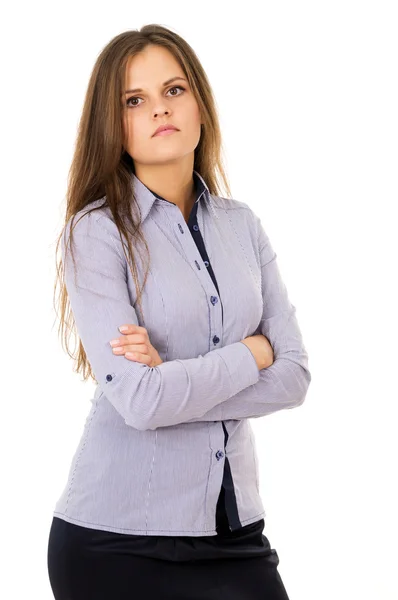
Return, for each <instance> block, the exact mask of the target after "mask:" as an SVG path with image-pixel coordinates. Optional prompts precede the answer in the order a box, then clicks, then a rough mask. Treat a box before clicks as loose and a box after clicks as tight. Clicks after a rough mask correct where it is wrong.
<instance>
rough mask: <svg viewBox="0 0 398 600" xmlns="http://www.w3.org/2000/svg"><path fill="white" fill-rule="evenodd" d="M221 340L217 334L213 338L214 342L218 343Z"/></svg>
mask: <svg viewBox="0 0 398 600" xmlns="http://www.w3.org/2000/svg"><path fill="white" fill-rule="evenodd" d="M219 341H220V338H219V337H217V336H216V335H215V336H214V338H213V342H214V343H215V344H218V342H219Z"/></svg>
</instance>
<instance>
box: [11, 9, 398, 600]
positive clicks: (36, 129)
mask: <svg viewBox="0 0 398 600" xmlns="http://www.w3.org/2000/svg"><path fill="white" fill-rule="evenodd" d="M145 5H146V6H145ZM396 8H397V7H396V3H394V2H383V1H381V0H378V2H376V1H373V2H366V1H362V2H354V1H348V0H344V1H341V0H334V1H333V2H320V1H318V2H314V1H313V2H310V1H302V2H297V1H279V2H272V3H271V2H263V3H259V2H253V1H247V0H246V1H245V2H244V3H236V4H233V3H232V4H231V3H230V2H226V1H223V2H214V1H213V2H207V1H202V2H200V3H193V2H192V3H189V2H184V3H182V2H175V1H174V2H173V0H169V1H168V2H166V3H165V2H156V1H152V2H149V3H144V2H140V3H133V2H118V1H117V0H115V1H113V2H111V3H109V2H106V3H100V2H98V1H97V2H78V3H75V4H74V3H72V4H70V3H68V4H66V3H63V4H61V3H57V2H51V3H50V2H48V3H44V2H33V3H28V2H22V3H21V2H19V3H17V4H15V5H13V7H12V8H10V6H8V7H4V6H3V8H2V9H1V13H2V14H1V15H0V17H1V18H0V22H1V31H0V33H1V36H0V39H1V53H0V54H1V111H0V118H1V122H0V125H1V136H0V140H1V141H0V144H1V165H2V173H1V199H2V203H1V207H2V221H1V236H0V237H1V250H2V251H1V261H2V262H1V284H2V285H1V288H2V294H1V298H2V310H1V315H2V328H1V331H2V344H3V345H2V356H3V359H2V373H1V383H2V386H1V388H2V394H1V396H2V403H1V409H2V415H1V429H2V435H1V461H2V464H1V484H2V486H1V488H2V491H1V494H0V498H1V521H2V528H1V541H2V556H3V558H2V566H1V571H2V575H1V579H0V586H1V588H2V589H1V590H0V596H1V598H4V600H14V599H18V600H21V599H25V598H29V599H31V598H32V599H36V598H37V599H40V600H51V599H52V598H53V596H52V592H51V589H50V585H49V581H48V575H47V563H46V560H47V554H46V553H47V542H48V534H49V528H50V524H51V519H52V510H53V508H54V505H55V502H56V500H57V498H58V496H59V495H60V494H61V491H62V489H63V486H64V484H65V481H66V477H67V472H68V469H69V463H70V460H71V457H72V454H73V452H74V450H75V447H76V445H77V443H78V440H79V438H80V435H81V433H82V428H83V424H84V420H85V416H86V414H87V413H88V411H89V408H90V406H91V404H90V402H89V399H90V398H91V397H92V394H93V390H94V384H93V383H91V382H88V383H86V384H84V383H82V381H81V380H80V375H76V374H75V373H73V372H72V361H71V359H69V357H68V356H67V354H66V353H65V352H64V351H63V350H62V349H61V342H60V339H59V338H58V335H57V327H58V321H56V316H55V311H54V307H53V286H54V282H55V239H56V237H57V236H58V234H59V232H60V228H61V227H62V224H63V215H64V210H65V202H64V197H65V193H66V180H67V171H68V168H69V165H70V161H71V158H72V152H73V144H74V141H75V135H76V127H77V123H78V119H79V118H80V111H81V107H82V102H83V98H84V94H85V91H86V86H87V82H88V79H89V76H90V73H91V69H92V67H93V65H94V62H95V60H96V57H97V55H98V53H99V52H100V50H101V49H102V48H103V46H105V45H106V44H107V43H108V41H109V40H110V39H111V38H112V37H113V36H115V35H117V34H118V33H121V32H122V31H124V30H127V29H138V28H140V27H141V26H142V25H144V24H148V23H159V24H162V25H165V26H167V27H171V28H173V29H174V30H175V31H176V32H177V33H179V34H180V35H182V36H183V37H184V38H185V39H186V40H187V41H188V43H189V44H190V45H191V46H192V47H193V48H194V50H195V51H196V53H197V54H198V56H199V59H200V60H201V61H202V64H203V66H204V68H205V70H206V72H207V74H208V76H209V79H210V82H211V85H212V87H213V90H214V94H215V97H216V101H217V105H218V109H219V113H220V119H221V126H222V132H223V140H224V146H225V149H226V151H227V172H228V175H229V178H230V182H231V187H232V193H233V197H234V198H236V199H237V200H241V201H244V202H247V203H248V204H249V205H250V206H251V207H252V208H253V210H254V211H255V212H256V213H257V214H258V215H259V216H260V217H261V219H262V223H263V225H264V228H265V230H266V231H267V233H268V235H269V237H270V239H271V242H272V244H273V246H274V249H275V251H276V252H277V255H278V261H279V266H280V269H281V272H282V275H283V278H284V281H285V283H286V285H287V288H288V291H289V295H290V299H291V301H292V302H293V304H294V305H295V306H296V309H297V318H298V321H299V324H300V327H301V330H302V333H303V338H304V341H305V345H306V347H307V350H308V353H309V365H310V369H311V373H312V382H311V385H310V388H309V391H308V394H307V398H306V401H305V403H304V404H303V405H302V406H301V407H299V408H297V409H294V410H290V411H282V412H280V413H276V414H274V415H270V416H268V417H263V418H260V419H253V420H252V421H251V422H252V426H253V428H254V430H255V435H256V440H257V447H258V454H259V459H260V485H261V495H262V498H263V502H264V506H265V509H266V512H267V514H266V518H265V529H264V534H265V535H267V537H268V538H269V540H270V542H271V545H272V547H274V548H276V549H277V551H278V555H279V558H280V564H279V572H280V574H281V577H282V579H283V581H284V584H285V586H286V589H287V592H288V594H289V597H290V600H336V598H339V600H342V599H350V600H351V599H352V598H361V599H362V600H366V599H372V600H373V599H375V598H377V600H393V599H395V600H396V598H397V597H398V584H397V582H396V562H397V559H398V555H397V551H396V540H397V533H398V528H397V517H396V510H397V505H398V498H397V494H396V491H395V485H396V482H397V455H398V453H397V444H396V439H397V434H396V430H397V411H396V404H397V400H398V394H397V384H396V379H395V378H396V375H397V368H396V363H397V358H398V356H397V334H398V327H397V318H396V313H397V301H398V298H397V277H396V274H397V265H396V263H397V258H398V253H397V243H396V240H397V232H396V228H397V224H396V219H395V218H394V216H395V215H394V213H395V209H396V206H397V154H398V151H397V134H398V131H397V129H398V128H397V114H398V109H397V107H398V93H397V91H398V89H397V88H398V86H397V56H398V43H397V26H398V22H397V17H396V14H394V9H395V10H396ZM264 597H265V596H264Z"/></svg>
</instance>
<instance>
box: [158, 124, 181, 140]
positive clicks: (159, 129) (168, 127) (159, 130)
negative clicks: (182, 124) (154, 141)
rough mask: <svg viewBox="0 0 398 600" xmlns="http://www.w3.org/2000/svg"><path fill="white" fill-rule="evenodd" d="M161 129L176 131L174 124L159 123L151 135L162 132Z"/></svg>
mask: <svg viewBox="0 0 398 600" xmlns="http://www.w3.org/2000/svg"><path fill="white" fill-rule="evenodd" d="M163 131H178V129H177V127H175V126H174V125H161V126H160V127H158V128H157V130H156V131H155V133H154V134H153V136H155V135H157V134H158V133H162V132H163ZM153 136H152V137H153Z"/></svg>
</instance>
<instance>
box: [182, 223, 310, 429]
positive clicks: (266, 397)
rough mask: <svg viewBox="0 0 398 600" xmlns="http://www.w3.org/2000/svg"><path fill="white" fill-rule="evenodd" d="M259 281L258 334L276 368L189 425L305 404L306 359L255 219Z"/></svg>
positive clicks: (272, 258) (293, 315)
mask: <svg viewBox="0 0 398 600" xmlns="http://www.w3.org/2000/svg"><path fill="white" fill-rule="evenodd" d="M252 214H253V217H254V220H255V224H256V230H257V235H258V252H259V259H260V265H261V275H262V284H261V286H262V295H263V314H262V319H261V322H260V324H259V326H258V328H257V330H256V331H255V332H254V333H253V334H252V335H255V334H257V333H262V334H263V335H264V336H265V337H266V338H267V339H268V341H269V342H270V344H271V346H272V349H273V351H274V362H273V364H272V365H271V366H270V367H268V368H266V369H261V370H260V377H259V379H258V381H257V382H256V383H254V384H252V385H250V386H248V387H246V388H245V389H243V390H241V391H240V392H238V393H237V394H235V396H232V397H230V398H227V399H226V400H225V401H223V402H222V403H221V404H219V405H218V406H215V407H214V408H212V409H211V410H210V411H208V412H206V413H204V414H203V415H202V417H200V418H195V419H191V421H222V420H224V419H245V418H257V417H263V416H265V415H268V414H271V413H274V412H276V411H279V410H283V409H286V408H295V407H296V406H300V405H301V404H303V402H304V400H305V397H306V394H307V390H308V387H309V384H310V382H311V373H310V371H309V367H308V354H307V350H306V348H305V346H304V343H303V338H302V334H301V331H300V328H299V325H298V321H297V316H296V307H295V306H294V305H293V304H292V303H291V302H290V299H289V296H288V292H287V289H286V285H285V284H284V282H283V280H282V277H281V274H280V270H279V267H278V263H277V260H276V258H277V254H276V252H275V251H274V249H273V248H272V245H271V242H270V240H269V237H268V235H267V234H266V232H265V230H264V227H263V225H262V223H261V220H260V218H259V217H258V216H257V215H255V213H253V212H252Z"/></svg>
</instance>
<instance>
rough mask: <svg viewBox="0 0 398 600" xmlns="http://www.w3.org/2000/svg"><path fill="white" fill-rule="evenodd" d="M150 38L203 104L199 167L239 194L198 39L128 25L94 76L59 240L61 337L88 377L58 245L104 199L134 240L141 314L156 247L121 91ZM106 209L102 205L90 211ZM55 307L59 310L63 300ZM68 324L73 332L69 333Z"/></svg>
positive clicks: (211, 183) (213, 188) (211, 181)
mask: <svg viewBox="0 0 398 600" xmlns="http://www.w3.org/2000/svg"><path fill="white" fill-rule="evenodd" d="M149 44H157V45H159V46H163V47H164V48H167V49H168V50H169V51H170V52H171V53H172V54H173V56H174V57H175V58H176V60H177V61H178V62H179V64H180V65H181V68H182V69H183V71H184V74H185V76H186V78H187V80H188V82H189V85H190V87H191V89H192V91H193V94H194V95H195V98H196V101H197V103H198V106H199V109H200V112H201V115H202V119H203V125H202V132H201V137H200V141H199V143H198V146H197V147H196V148H195V153H194V170H195V171H197V172H198V173H200V174H201V175H202V177H203V178H204V180H205V181H206V183H207V186H208V188H209V191H210V193H211V194H213V195H220V191H221V189H220V186H219V178H220V177H221V180H222V183H223V188H224V190H225V195H226V196H228V197H231V192H230V187H229V183H228V180H227V177H226V174H225V171H224V168H223V158H222V156H223V154H224V150H223V147H222V139H221V130H220V125H219V119H218V115H217V110H216V103H215V100H214V97H213V93H212V90H211V87H210V84H209V81H208V79H207V76H206V73H205V71H204V69H203V67H202V65H201V63H200V62H199V59H198V57H197V56H196V54H195V52H194V51H193V49H192V48H191V46H190V45H189V44H188V43H187V42H186V41H185V40H184V39H183V38H182V37H180V36H179V35H178V34H177V33H174V32H173V31H171V30H170V29H167V28H166V27H163V26H161V25H157V24H151V25H144V26H143V27H141V29H140V30H129V31H125V32H123V33H121V34H119V35H117V36H116V37H114V38H113V39H112V40H111V41H110V42H109V43H108V44H107V45H106V46H105V47H104V49H103V50H102V52H101V53H100V55H99V56H98V58H97V60H96V62H95V64H94V68H93V70H92V73H91V77H90V79H89V82H88V87H87V91H86V96H85V100H84V104H83V110H82V114H81V118H80V122H79V126H78V131H77V138H76V143H75V149H74V154H73V158H72V162H71V165H70V168H69V172H68V182H67V192H66V214H65V222H64V226H63V228H62V231H61V233H60V235H59V237H58V238H57V242H56V281H55V286H54V298H55V292H56V289H57V284H58V281H59V282H60V293H59V299H58V306H59V308H60V324H59V327H58V335H59V333H60V332H61V343H62V344H63V343H64V344H65V346H63V347H65V349H66V351H67V353H68V354H69V356H70V357H71V358H72V359H74V360H75V366H74V371H75V372H81V373H82V375H83V380H84V381H85V380H87V379H88V378H89V377H91V378H92V379H93V380H94V381H96V379H95V377H94V374H93V372H92V369H91V365H90V363H89V361H88V359H87V356H86V353H85V350H84V347H83V344H82V342H81V340H80V339H79V336H78V332H77V329H76V324H75V321H74V318H73V313H72V311H71V308H70V303H69V299H68V293H67V289H66V286H65V283H64V271H63V267H62V257H61V258H60V260H59V261H58V260H57V255H58V249H59V244H60V241H61V238H62V236H63V235H64V229H65V226H66V224H67V223H68V221H69V219H71V218H72V226H71V229H70V238H69V240H68V242H69V241H70V244H71V250H72V240H73V234H72V231H73V219H74V217H75V215H76V213H78V212H79V211H81V210H82V209H84V208H85V207H87V206H88V205H89V204H90V203H91V202H93V201H95V200H99V199H102V198H104V202H105V205H106V206H107V207H109V209H110V211H111V212H112V216H113V219H114V222H115V224H116V226H117V228H118V230H119V233H120V234H121V235H123V236H124V238H125V239H126V240H127V244H128V257H127V256H126V260H127V261H128V263H129V264H130V268H131V272H132V275H133V279H134V283H135V286H136V290H137V303H138V304H139V307H140V310H141V314H142V313H143V311H142V304H141V296H142V291H143V289H144V286H145V283H146V280H147V275H148V271H149V248H148V245H147V243H146V241H145V238H144V236H143V233H142V231H141V229H140V222H139V221H138V222H135V220H134V218H133V216H132V208H134V207H136V209H137V211H138V204H137V202H136V199H135V198H134V193H133V189H132V185H131V179H132V173H134V172H135V171H134V163H133V160H132V158H131V156H130V155H129V154H128V153H127V152H126V151H125V150H124V147H123V128H122V122H123V104H122V102H121V98H122V97H124V96H122V93H123V89H124V82H125V74H126V65H127V62H128V60H129V58H130V57H133V56H135V55H137V54H138V53H140V52H141V51H142V50H144V48H145V47H146V46H148V45H149ZM99 208H101V206H99V207H96V208H93V209H92V210H90V211H89V212H92V211H93V210H99ZM129 236H130V237H129ZM130 238H132V239H133V240H134V241H137V242H138V241H141V242H142V243H143V244H144V246H145V248H146V251H147V255H148V263H147V266H148V268H147V270H146V273H145V277H144V282H143V285H142V288H141V289H140V287H139V282H138V275H137V268H136V264H135V260H134V254H133V250H132V245H131V242H130ZM123 248H124V245H123ZM72 257H73V250H72ZM61 269H62V270H61ZM54 307H55V311H56V313H57V315H58V311H57V306H56V305H55V304H54ZM66 330H68V331H69V335H67V331H66ZM72 332H73V333H74V335H75V339H76V338H77V339H78V349H77V351H76V352H72V353H71V352H70V348H69V345H68V340H69V337H70V334H71V333H72Z"/></svg>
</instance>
